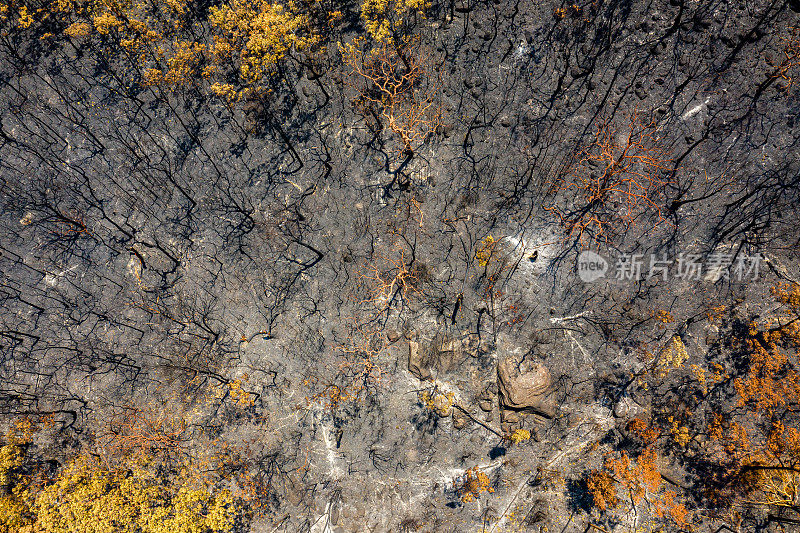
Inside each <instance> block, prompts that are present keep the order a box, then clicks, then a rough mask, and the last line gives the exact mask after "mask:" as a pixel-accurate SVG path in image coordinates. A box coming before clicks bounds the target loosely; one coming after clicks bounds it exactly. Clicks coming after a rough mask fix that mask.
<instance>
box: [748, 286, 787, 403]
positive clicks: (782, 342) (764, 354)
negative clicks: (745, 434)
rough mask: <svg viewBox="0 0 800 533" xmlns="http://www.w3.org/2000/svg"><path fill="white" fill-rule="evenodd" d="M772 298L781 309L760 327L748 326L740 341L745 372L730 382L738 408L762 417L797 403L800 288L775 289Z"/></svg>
mask: <svg viewBox="0 0 800 533" xmlns="http://www.w3.org/2000/svg"><path fill="white" fill-rule="evenodd" d="M772 294H773V296H774V297H775V299H776V300H777V301H778V303H780V304H781V305H783V306H784V307H783V309H782V311H781V313H780V314H779V316H778V317H777V318H776V319H773V320H770V321H767V322H766V323H765V324H764V325H763V326H762V325H759V324H758V323H756V322H755V321H753V322H751V323H750V325H749V328H748V332H747V334H746V336H745V337H744V339H743V340H742V341H741V345H742V348H744V349H745V350H746V352H747V353H748V355H749V358H750V361H749V368H748V371H747V374H746V375H745V376H744V377H743V378H738V379H736V380H735V381H734V386H735V387H736V392H737V394H738V403H739V405H740V406H742V407H744V406H749V407H750V408H752V409H753V410H755V411H756V412H766V413H772V412H773V411H774V410H775V409H777V408H779V407H785V406H788V405H793V404H797V403H800V373H798V370H797V365H798V363H800V361H799V360H798V357H797V356H798V353H797V350H798V348H800V286H798V285H796V284H795V285H791V286H783V285H778V286H776V287H773V288H772Z"/></svg>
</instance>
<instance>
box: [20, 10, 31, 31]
mask: <svg viewBox="0 0 800 533" xmlns="http://www.w3.org/2000/svg"><path fill="white" fill-rule="evenodd" d="M18 22H19V25H20V26H21V27H23V28H27V27H29V26H30V25H31V24H33V17H32V16H31V14H30V13H28V8H27V7H26V6H20V8H19V20H18Z"/></svg>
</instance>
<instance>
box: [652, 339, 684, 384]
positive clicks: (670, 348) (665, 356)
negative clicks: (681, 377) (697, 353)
mask: <svg viewBox="0 0 800 533" xmlns="http://www.w3.org/2000/svg"><path fill="white" fill-rule="evenodd" d="M687 359H689V354H688V353H687V352H686V346H685V345H684V344H683V341H682V340H681V338H680V337H679V336H677V335H675V336H674V337H672V339H670V341H669V344H667V346H666V347H665V348H664V349H663V350H662V351H661V355H660V357H659V359H658V361H657V363H656V366H657V367H658V369H659V377H661V378H663V377H665V376H666V375H667V373H669V371H670V368H683V364H684V363H685V362H686V360H687Z"/></svg>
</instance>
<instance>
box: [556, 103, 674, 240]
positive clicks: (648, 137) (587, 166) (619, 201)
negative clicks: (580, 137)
mask: <svg viewBox="0 0 800 533" xmlns="http://www.w3.org/2000/svg"><path fill="white" fill-rule="evenodd" d="M669 163H670V157H669V154H668V151H667V150H666V148H664V142H663V137H662V135H661V133H660V131H659V128H658V127H657V125H656V123H655V121H644V120H642V117H641V115H640V114H639V113H637V112H633V113H632V114H631V115H630V117H629V119H628V120H627V123H626V124H625V125H624V126H623V127H622V128H617V127H614V126H613V125H612V123H611V121H610V120H607V121H605V122H602V123H600V124H598V126H597V130H596V132H595V134H594V137H593V139H592V141H591V143H590V144H589V145H588V146H587V147H586V148H584V149H583V150H581V151H580V152H579V153H578V155H577V156H576V157H575V160H574V162H573V163H572V164H571V165H570V167H569V169H568V170H567V171H566V173H565V176H564V177H561V178H558V179H557V180H555V182H554V183H553V185H554V192H555V193H556V194H557V195H558V196H557V199H556V202H555V203H554V204H553V205H551V206H550V207H548V208H547V209H548V210H549V211H552V212H554V213H556V215H558V217H559V219H560V221H561V223H562V225H563V226H564V227H565V228H566V230H567V233H568V236H570V237H576V238H578V239H579V240H582V239H583V238H584V237H588V238H589V239H591V240H595V241H606V240H608V237H609V236H610V235H611V234H613V233H622V232H624V231H626V230H627V229H628V228H630V227H631V226H632V225H633V224H634V223H635V221H636V220H637V219H638V218H640V217H643V216H645V215H647V216H654V217H655V219H656V225H658V224H661V223H666V219H665V218H664V217H663V216H662V206H661V201H662V192H663V189H664V187H665V186H666V185H668V184H669V183H671V178H670V175H669V174H670V172H671V171H672V167H671V166H670V164H669Z"/></svg>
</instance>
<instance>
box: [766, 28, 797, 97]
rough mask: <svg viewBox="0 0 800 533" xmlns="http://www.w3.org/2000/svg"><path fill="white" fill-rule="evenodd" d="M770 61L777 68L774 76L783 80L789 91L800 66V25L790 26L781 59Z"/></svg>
mask: <svg viewBox="0 0 800 533" xmlns="http://www.w3.org/2000/svg"><path fill="white" fill-rule="evenodd" d="M768 62H769V63H770V65H771V66H772V67H773V68H774V69H775V70H774V72H773V74H772V76H773V77H774V78H780V79H782V80H783V86H784V89H785V90H786V92H787V93H788V92H789V91H791V89H792V86H793V85H794V81H795V80H794V78H795V76H796V75H797V74H796V73H795V70H796V69H797V68H798V67H800V27H794V28H790V29H789V34H788V35H786V36H785V37H784V38H783V50H782V51H781V55H780V61H777V62H774V61H772V60H768Z"/></svg>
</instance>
